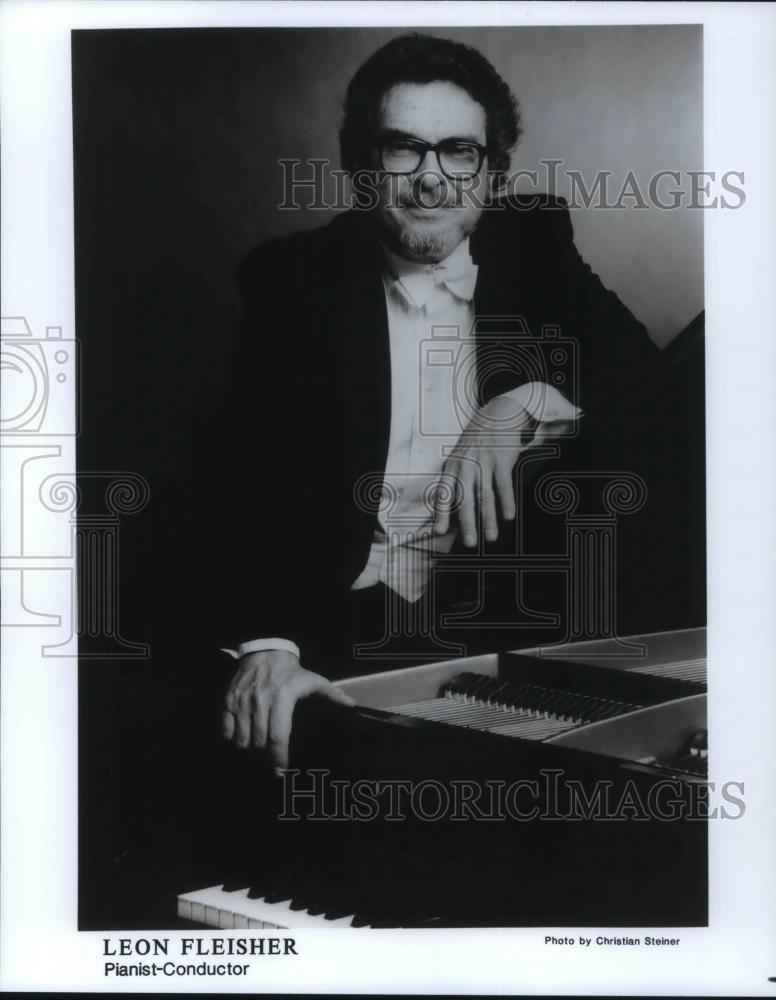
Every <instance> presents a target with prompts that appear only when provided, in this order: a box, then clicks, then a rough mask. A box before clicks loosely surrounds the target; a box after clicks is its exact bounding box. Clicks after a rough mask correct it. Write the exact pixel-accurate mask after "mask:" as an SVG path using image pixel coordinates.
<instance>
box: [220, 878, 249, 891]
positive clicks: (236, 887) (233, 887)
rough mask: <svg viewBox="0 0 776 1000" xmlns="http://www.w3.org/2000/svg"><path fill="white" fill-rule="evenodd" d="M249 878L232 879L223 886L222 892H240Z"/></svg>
mask: <svg viewBox="0 0 776 1000" xmlns="http://www.w3.org/2000/svg"><path fill="white" fill-rule="evenodd" d="M246 881H247V879H230V880H229V881H228V882H224V884H223V885H222V886H221V890H222V892H239V891H240V889H244V888H245V883H246Z"/></svg>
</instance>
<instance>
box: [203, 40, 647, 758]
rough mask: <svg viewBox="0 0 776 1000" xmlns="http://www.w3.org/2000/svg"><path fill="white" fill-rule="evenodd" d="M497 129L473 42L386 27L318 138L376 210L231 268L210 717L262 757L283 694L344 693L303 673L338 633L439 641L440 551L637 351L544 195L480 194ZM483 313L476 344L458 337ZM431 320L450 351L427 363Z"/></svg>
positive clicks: (494, 102)
mask: <svg viewBox="0 0 776 1000" xmlns="http://www.w3.org/2000/svg"><path fill="white" fill-rule="evenodd" d="M518 137H519V119H518V113H517V106H516V103H515V101H514V98H513V97H512V95H511V94H510V92H509V88H508V87H507V85H506V84H505V83H504V81H503V80H502V79H501V78H500V77H499V76H498V74H497V73H496V71H495V70H494V69H493V67H492V66H491V65H490V64H489V63H488V61H487V60H486V59H485V58H484V57H483V56H482V55H481V54H480V53H479V52H477V51H475V50H474V49H472V48H469V47H466V46H463V45H461V44H459V43H456V42H452V41H447V40H442V39H438V38H432V37H428V36H420V35H413V36H407V37H402V38H397V39H394V40H393V41H391V42H389V43H388V44H387V45H386V46H384V47H383V48H382V49H381V50H380V51H378V52H377V53H376V54H375V55H373V56H372V57H371V58H370V59H369V60H368V61H367V62H366V63H365V64H364V65H363V66H362V67H361V69H360V70H359V71H358V72H357V73H356V75H355V76H354V78H353V80H352V81H351V84H350V87H349V89H348V94H347V98H346V106H345V117H344V123H343V127H342V130H341V136H340V143H341V154H342V162H343V166H344V167H345V169H346V170H348V171H349V172H350V173H351V175H352V176H353V177H354V179H358V178H361V179H363V178H374V185H375V186H374V188H373V191H374V193H375V194H376V199H375V204H374V205H372V206H371V208H370V209H367V210H358V209H354V210H351V211H350V212H346V213H344V214H342V215H340V216H338V217H336V218H335V219H334V221H333V222H331V223H330V224H329V225H327V226H324V227H322V228H320V229H315V230H313V231H311V232H305V233H299V234H294V235H291V236H289V237H286V238H283V239H280V240H275V241H273V242H271V243H268V244H264V245H263V246H260V247H258V248H257V249H256V250H254V251H253V252H252V253H251V254H249V256H248V257H247V258H246V260H245V261H243V263H242V265H241V268H240V272H239V283H240V288H241V292H242V294H243V297H244V300H245V311H244V320H243V328H242V334H241V337H240V341H239V344H238V347H237V353H236V361H235V377H234V380H233V383H232V385H231V386H230V390H229V394H228V397H227V403H226V408H225V412H224V415H223V421H224V423H223V426H224V428H228V431H227V435H226V437H225V440H228V441H229V442H230V444H229V445H228V447H225V448H224V451H223V453H222V459H223V462H224V465H223V467H222V473H221V475H220V476H219V477H218V478H219V489H221V492H222V495H223V496H224V497H225V498H226V499H227V503H226V505H225V507H224V508H223V513H222V518H223V522H224V529H225V536H224V537H225V541H224V545H223V554H222V555H223V559H222V572H221V575H220V576H219V580H218V586H219V590H220V596H221V598H222V604H223V609H222V613H221V619H220V620H221V622H222V623H223V642H224V646H225V647H228V648H229V649H230V650H231V651H232V655H234V656H236V657H238V658H239V664H238V667H237V671H236V673H235V674H234V676H233V678H232V680H231V682H230V684H229V687H228V690H227V694H226V700H225V704H224V710H223V732H224V736H225V737H226V738H227V739H229V740H233V741H234V742H235V743H236V744H237V746H240V747H249V746H253V747H255V748H257V749H268V750H269V752H270V755H271V758H272V760H273V762H274V763H275V764H276V765H280V766H283V765H285V764H286V762H287V755H288V741H289V735H290V731H291V721H292V715H293V710H294V705H295V703H296V701H297V700H298V699H299V698H300V697H303V696H307V695H309V694H311V693H317V694H320V695H323V696H325V697H328V698H331V699H332V700H335V701H340V702H347V701H348V700H349V699H347V697H346V696H345V695H344V694H343V693H342V692H340V691H339V690H338V689H337V688H336V687H334V686H332V685H331V683H330V681H329V680H328V679H327V678H326V677H325V676H324V673H327V674H328V675H329V677H331V676H332V675H333V673H334V671H336V669H337V665H338V663H340V662H341V659H342V656H343V647H344V646H345V645H348V644H349V643H352V642H353V640H354V639H355V641H356V644H359V643H360V645H361V648H366V649H367V650H369V649H371V650H377V651H379V650H380V649H382V648H384V646H385V645H386V644H385V640H386V639H387V637H388V635H389V633H390V632H391V631H394V632H395V631H397V630H396V629H394V628H393V623H394V622H395V621H403V622H407V621H409V622H410V623H411V624H410V626H409V628H406V629H404V630H403V634H404V635H405V636H409V637H411V638H412V639H413V640H414V641H416V644H415V645H414V646H413V644H412V643H411V642H405V643H404V646H403V647H402V649H401V652H402V653H403V654H405V655H407V656H410V657H411V656H412V654H413V651H417V653H418V655H420V653H421V652H422V649H421V647H420V646H418V645H417V641H420V643H421V646H422V642H423V640H424V638H425V639H428V638H429V637H431V638H432V639H434V640H439V641H438V642H437V645H436V649H437V651H438V650H440V649H445V648H454V643H447V642H446V639H445V638H444V635H443V631H442V626H441V624H440V612H441V611H443V610H444V609H445V608H446V607H449V605H450V593H449V590H450V588H449V587H448V588H447V593H446V594H445V593H444V587H441V588H440V589H435V587H436V584H437V583H438V582H439V581H438V580H437V577H438V576H439V574H437V573H436V572H435V571H436V569H437V568H438V567H439V565H440V564H442V563H443V562H444V558H445V556H446V555H448V554H449V553H451V552H452V551H454V550H455V547H457V548H459V549H461V548H462V549H468V550H470V551H473V552H475V553H477V554H478V555H479V556H482V555H483V554H484V555H485V556H487V552H488V547H489V546H491V545H494V544H495V543H496V542H497V539H498V537H499V533H500V531H501V533H503V531H504V529H505V528H506V527H507V526H508V524H509V522H511V521H512V520H513V519H514V518H515V513H516V497H515V469H516V467H517V465H518V462H519V461H520V460H521V459H522V458H523V457H524V455H525V452H526V449H528V448H531V447H535V446H536V445H538V444H540V443H542V442H545V441H547V440H548V439H552V438H562V437H563V436H564V435H565V436H566V437H573V436H574V432H575V431H576V427H577V423H579V421H580V419H581V426H584V430H585V435H586V437H585V438H584V440H585V441H586V442H587V443H586V444H584V445H583V451H584V449H585V448H587V452H586V454H588V457H590V455H591V449H593V450H594V449H595V441H596V437H595V435H596V433H597V430H596V429H597V428H598V429H599V430H600V429H601V427H602V426H605V425H611V424H612V423H614V424H616V423H617V422H618V421H621V420H622V419H624V418H623V414H624V413H625V409H626V408H627V402H628V399H629V396H630V394H631V392H632V389H633V386H634V383H635V382H637V381H643V380H648V379H649V377H650V373H651V372H653V371H654V369H655V367H656V365H657V363H658V361H657V359H659V352H658V351H657V349H656V348H655V347H654V346H653V345H652V344H651V342H650V341H649V339H648V337H647V335H646V332H645V330H644V328H643V327H642V326H641V325H640V324H639V323H638V322H637V321H636V320H635V319H634V318H633V317H632V316H631V315H630V313H629V312H628V310H627V309H626V308H625V307H624V306H623V305H622V304H621V303H620V302H619V300H618V299H617V297H616V296H615V295H614V294H613V293H611V292H608V291H607V290H606V289H605V288H604V287H603V285H602V284H601V282H600V281H599V280H598V278H597V277H596V276H595V275H594V274H592V272H591V271H590V269H589V268H588V267H587V266H586V265H585V264H584V262H583V261H582V259H581V258H580V256H579V254H578V252H577V250H576V248H575V247H574V244H573V236H572V231H571V224H570V219H569V215H568V212H567V210H566V209H565V207H564V206H563V205H562V203H561V202H559V201H557V200H555V199H552V198H550V197H543V198H540V199H539V198H537V199H533V202H535V203H533V202H532V200H531V199H519V198H515V197H512V198H502V199H499V198H495V199H494V198H492V197H491V196H492V195H493V193H494V191H495V193H496V194H498V190H499V184H500V183H501V182H502V180H503V175H504V173H505V171H506V170H507V169H508V166H509V162H510V151H511V149H512V148H513V147H514V146H515V144H516V142H517V139H518ZM361 191H362V193H363V191H364V188H363V186H362V187H361ZM367 193H368V192H367ZM489 201H490V205H488V202H489ZM495 317H498V318H500V319H499V320H498V321H494V322H495V327H496V329H497V331H498V335H497V336H496V337H492V336H489V335H487V334H486V333H484V332H482V331H480V330H479V329H478V327H477V323H478V321H480V320H483V319H484V320H487V319H488V318H495ZM548 324H551V325H552V326H553V327H554V328H559V329H560V331H561V332H562V335H563V337H564V339H565V340H568V341H570V342H572V343H573V344H575V345H576V347H577V354H576V358H575V360H576V362H577V363H578V375H579V378H578V380H577V381H578V384H576V385H575V380H574V378H573V377H568V378H566V382H565V384H564V386H563V391H559V390H558V389H557V388H556V387H555V386H554V385H552V384H551V380H550V374H549V371H550V367H551V365H550V366H549V367H548V366H547V365H544V366H543V364H542V363H538V364H537V366H535V370H533V371H532V370H531V365H530V364H527V365H526V364H525V363H524V361H525V353H524V348H525V345H526V342H527V341H526V337H528V338H529V342H530V343H534V342H537V338H539V337H540V335H541V333H542V331H543V329H544V328H545V327H546V326H547V325H548ZM440 330H441V331H442V333H443V334H444V333H445V331H453V333H452V335H451V336H450V338H449V339H452V341H454V344H453V346H452V348H451V349H450V350H449V351H448V352H447V353H448V355H449V360H448V361H447V362H443V363H441V364H439V363H436V364H435V363H433V361H432V360H431V356H430V354H429V351H428V344H429V342H430V343H431V344H433V343H434V338H435V336H438V335H439V331H440ZM443 339H444V338H443ZM467 340H468V342H467ZM443 346H444V345H443ZM447 346H448V347H450V345H449V344H448V345H447ZM550 346H551V345H550ZM424 351H425V353H424ZM521 352H522V353H521ZM432 353H433V352H432ZM536 357H539V359H540V361H541V357H540V355H536ZM462 358H466V359H468V360H467V361H466V362H465V363H464V364H463V368H464V369H465V371H464V373H463V376H461V367H462V363H461V359H462ZM521 358H522V361H521ZM467 366H468V367H467ZM451 372H452V373H453V374H452V376H451ZM451 378H452V381H451ZM464 404H465V405H464ZM591 442H592V443H591ZM224 485H226V489H224V488H223V487H224ZM386 498H387V499H386ZM453 589H455V588H453ZM388 619H391V621H388ZM399 632H400V633H401V632H402V630H401V629H400V630H399ZM343 637H344V642H343ZM440 637H441V638H440ZM389 645H390V643H389V644H388V646H389ZM432 645H433V642H432ZM386 648H387V647H386ZM388 659H390V657H389V658H388ZM394 662H395V661H394ZM311 666H314V667H316V669H315V670H311V669H309V667H311Z"/></svg>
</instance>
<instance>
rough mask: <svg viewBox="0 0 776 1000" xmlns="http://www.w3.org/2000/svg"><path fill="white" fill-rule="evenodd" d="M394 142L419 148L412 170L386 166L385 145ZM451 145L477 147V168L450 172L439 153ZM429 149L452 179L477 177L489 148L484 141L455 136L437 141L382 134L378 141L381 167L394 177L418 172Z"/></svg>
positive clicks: (442, 169)
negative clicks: (392, 168)
mask: <svg viewBox="0 0 776 1000" xmlns="http://www.w3.org/2000/svg"><path fill="white" fill-rule="evenodd" d="M392 142H402V143H405V144H406V145H407V146H411V147H416V148H417V152H418V162H417V164H416V165H415V166H414V167H413V168H412V170H390V169H389V168H388V167H386V166H385V156H384V148H385V146H387V145H388V144H389V143H392ZM450 145H455V146H470V147H471V148H472V149H476V150H477V153H478V155H479V162H478V164H477V169H476V170H465V171H459V172H458V173H454V174H450V173H448V172H447V171H446V170H445V168H444V167H443V166H442V158H441V156H440V155H439V154H440V152H441V153H444V147H445V146H450ZM429 150H431V151H432V152H433V153H434V155H435V156H436V160H437V163H438V165H439V169H440V171H441V172H442V173H443V174H444V176H445V177H447V178H448V180H451V181H455V180H466V179H468V178H471V177H476V176H477V175H478V174H479V172H480V171H481V170H482V164H483V163H484V162H485V158H486V157H487V155H488V148H487V146H483V145H482V143H479V142H475V141H474V140H473V139H456V138H455V137H454V136H451V137H450V138H449V139H442V140H441V141H440V142H436V143H433V142H426V141H425V140H424V139H416V138H414V137H413V136H408V135H391V136H382V137H381V138H380V139H378V141H377V153H378V157H379V160H380V168H381V170H383V171H384V172H385V173H386V174H391V175H392V176H394V177H410V176H411V175H412V174H414V173H417V171H418V168H419V167H420V165H421V163H423V161H424V160H425V159H426V156H427V155H428V152H429Z"/></svg>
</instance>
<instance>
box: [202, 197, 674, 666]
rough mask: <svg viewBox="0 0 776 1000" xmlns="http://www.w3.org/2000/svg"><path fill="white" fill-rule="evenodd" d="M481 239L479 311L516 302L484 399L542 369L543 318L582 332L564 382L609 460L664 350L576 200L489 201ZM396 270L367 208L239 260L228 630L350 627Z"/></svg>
mask: <svg viewBox="0 0 776 1000" xmlns="http://www.w3.org/2000/svg"><path fill="white" fill-rule="evenodd" d="M471 252H472V256H473V258H474V260H475V262H476V263H477V264H478V265H479V272H478V278H477V285H476V289H475V295H474V307H475V313H476V315H477V317H478V318H482V317H501V318H502V319H500V320H499V321H498V322H495V323H492V324H490V325H488V323H487V322H486V323H485V324H484V326H485V328H486V329H487V333H486V334H483V335H482V336H480V333H479V329H478V333H477V340H476V354H477V385H476V392H477V395H478V399H479V401H481V402H486V401H487V400H488V399H490V398H492V397H493V396H495V395H497V394H499V393H501V392H504V391H506V390H507V389H509V388H513V387H515V386H516V385H519V384H521V383H522V382H525V381H528V380H530V379H531V378H533V377H536V374H535V372H534V374H533V375H532V374H531V373H529V372H526V370H525V367H524V366H523V365H521V363H520V361H519V357H520V356H521V355H520V350H519V349H518V348H519V346H520V345H524V344H525V338H526V336H529V337H531V338H533V339H534V340H535V341H536V343H537V345H539V348H538V349H539V350H540V351H541V350H544V348H543V347H541V344H542V343H543V340H542V338H543V337H544V339H545V340H546V336H547V332H546V330H545V331H544V333H543V328H546V327H547V326H550V327H553V328H556V330H559V332H560V336H561V337H562V338H564V339H566V340H571V341H572V342H573V343H574V345H575V348H576V352H577V359H578V366H577V367H578V378H577V379H576V384H575V380H574V379H571V380H568V379H567V381H566V383H565V384H564V385H561V386H560V388H561V390H562V391H563V392H564V394H566V395H567V397H572V398H573V401H574V402H576V403H577V404H578V405H579V406H581V407H582V409H583V410H584V412H585V417H584V418H583V427H584V435H583V438H584V441H585V442H586V444H584V448H586V449H587V450H586V455H587V456H588V459H589V460H590V461H591V462H594V461H595V454H596V449H597V441H600V440H601V439H602V438H601V435H602V434H603V433H604V431H605V429H606V427H611V426H616V425H618V424H619V423H621V422H622V421H623V420H626V419H627V416H626V413H627V411H628V409H629V407H630V408H631V409H632V408H633V403H634V399H636V398H637V397H638V396H639V389H640V388H641V387H643V386H646V385H647V384H649V383H651V382H652V381H653V378H654V375H655V373H656V369H657V367H658V366H659V364H660V351H659V350H658V349H657V348H656V347H655V346H654V345H653V344H652V342H651V341H650V340H649V338H648V336H647V334H646V331H645V329H644V327H643V326H642V325H641V324H640V323H638V322H637V321H636V320H635V319H634V317H633V316H632V315H631V313H630V312H629V311H628V310H627V308H626V307H625V306H624V305H623V304H622V303H621V302H620V300H619V299H618V298H617V296H616V295H615V294H614V293H612V292H610V291H608V290H607V289H606V288H605V287H604V286H603V284H602V283H601V281H600V280H599V279H598V278H597V277H596V275H595V274H593V273H592V271H591V270H590V268H589V267H588V266H587V265H586V264H585V263H584V261H583V260H582V258H581V257H580V255H579V253H578V251H577V249H576V247H575V246H574V242H573V234H572V227H571V221H570V217H569V213H568V210H567V209H566V208H565V206H564V204H563V203H562V202H560V201H558V200H555V199H552V198H549V197H544V198H542V199H541V200H539V201H537V199H525V200H522V199H516V200H512V201H511V202H509V203H505V204H504V206H503V208H501V209H500V210H499V209H491V210H486V211H485V212H484V213H483V216H482V219H481V222H480V225H479V227H478V228H477V230H476V232H475V233H474V234H473V236H472V239H471ZM381 271H382V259H381V255H380V248H379V244H378V242H377V239H376V236H375V233H374V230H373V228H372V220H371V218H370V216H369V215H368V214H366V213H363V212H360V213H359V212H348V213H345V214H343V215H340V216H337V217H336V218H335V219H334V220H333V221H332V222H331V223H330V224H329V225H326V226H324V227H322V228H319V229H314V230H312V231H308V232H302V233H296V234H293V235H291V236H287V237H284V238H282V239H277V240H273V241H271V242H268V243H265V244H263V245H261V246H259V247H257V248H256V249H254V250H253V251H252V252H251V253H249V254H248V256H247V257H246V258H245V259H244V260H243V261H242V263H241V265H240V268H239V271H238V283H239V288H240V291H241V294H242V296H243V299H244V316H243V322H242V330H241V334H240V337H239V341H238V344H237V347H236V352H235V357H234V372H233V378H232V381H231V384H230V386H229V389H228V392H227V394H226V398H225V401H224V406H223V408H222V411H221V413H220V417H219V420H218V427H217V430H216V433H215V437H214V439H213V440H214V449H211V450H210V452H209V454H208V458H207V466H208V472H207V475H208V478H209V479H210V481H211V483H213V484H214V486H215V489H214V490H213V491H212V492H211V494H210V496H211V498H212V502H211V507H210V514H211V516H212V514H213V512H214V511H215V512H216V513H217V516H218V518H219V531H218V532H217V538H218V543H217V551H216V552H215V553H214V555H215V559H216V567H215V569H214V572H213V573H212V574H211V577H210V578H211V579H212V580H213V581H214V583H215V586H214V591H213V598H214V601H215V606H216V608H217V611H216V618H215V621H216V622H217V626H218V638H219V639H220V640H221V641H222V642H227V643H232V644H234V643H236V642H239V641H241V640H244V639H249V638H256V637H259V636H285V637H287V638H291V639H295V640H296V641H298V642H300V643H301V645H302V647H303V649H305V648H307V649H309V648H310V643H311V642H312V643H313V644H314V643H315V642H316V637H320V636H322V635H323V634H324V633H325V632H326V629H327V628H328V627H330V626H331V627H336V626H334V624H333V623H335V622H337V620H338V614H339V610H340V609H341V608H342V602H343V600H344V596H345V594H346V593H347V590H348V588H349V586H350V584H351V583H352V582H353V580H354V579H355V578H356V577H357V575H358V574H359V573H360V571H361V570H362V569H363V567H364V565H365V564H366V560H367V557H368V554H369V549H370V545H371V540H372V536H373V531H374V527H375V518H376V512H377V508H376V506H375V507H374V509H372V508H371V507H369V505H367V506H366V509H364V504H363V503H360V504H357V503H356V502H355V501H354V488H355V487H356V484H357V483H359V481H361V480H362V477H364V476H366V475H368V474H370V473H378V474H380V473H382V472H383V471H384V468H385V460H386V454H387V448H388V439H389V431H390V421H391V413H390V404H391V385H390V379H391V370H390V354H389V340H388V323H387V315H386V305H385V297H384V290H383V285H382V279H381ZM494 329H495V330H496V331H497V335H496V336H495V338H494V335H493V330H494ZM556 335H557V334H556ZM522 356H524V355H522ZM537 357H540V355H537ZM513 358H514V359H517V360H516V361H515V363H514V364H513V363H511V360H510V359H513ZM548 364H551V362H548ZM642 395H643V394H642Z"/></svg>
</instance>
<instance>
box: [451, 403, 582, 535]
mask: <svg viewBox="0 0 776 1000" xmlns="http://www.w3.org/2000/svg"><path fill="white" fill-rule="evenodd" d="M537 427H538V428H539V431H538V432H537V433H536V435H535V436H534V432H535V431H536V428H537ZM567 427H568V424H565V423H563V424H561V423H560V422H559V423H558V424H557V425H554V424H546V423H543V424H537V421H536V420H534V418H533V417H532V416H531V415H530V414H529V413H528V411H527V410H525V409H524V408H523V407H522V406H520V404H519V403H517V402H515V401H514V400H513V399H510V398H509V397H508V396H497V397H496V398H495V399H492V400H491V401H490V402H489V403H486V405H485V406H483V407H481V408H480V409H479V410H478V411H477V413H476V414H475V416H474V417H473V418H472V419H471V421H470V422H469V424H468V426H467V427H466V429H465V430H464V432H463V433H462V434H461V437H460V439H459V441H458V444H457V445H456V447H455V449H454V450H453V452H452V454H451V455H450V456H449V457H448V459H447V461H446V462H445V464H444V467H443V469H442V475H441V477H440V480H439V487H438V489H437V494H436V501H435V511H434V533H435V534H437V535H444V534H446V533H447V531H449V529H450V515H451V513H452V512H453V511H456V512H457V514H458V521H459V523H460V527H461V533H462V535H463V542H464V545H467V546H469V547H471V546H473V545H476V544H477V513H478V509H479V515H480V517H481V518H482V528H483V531H484V533H485V539H486V541H488V542H494V541H496V539H497V538H498V516H497V511H496V497H497V496H498V505H499V507H500V509H501V514H502V516H503V518H504V519H505V520H506V521H513V520H514V519H515V516H516V511H517V504H516V500H515V483H514V475H513V473H514V468H515V465H516V464H517V460H518V458H519V456H520V453H521V452H522V451H524V450H525V449H526V448H528V447H529V446H533V445H536V444H539V443H541V442H542V441H544V440H545V439H546V438H547V437H555V436H557V434H558V433H562V432H563V431H564V430H565V429H567Z"/></svg>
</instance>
